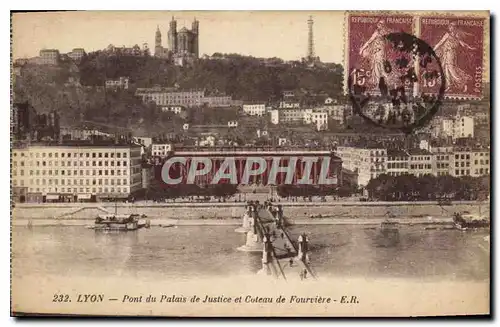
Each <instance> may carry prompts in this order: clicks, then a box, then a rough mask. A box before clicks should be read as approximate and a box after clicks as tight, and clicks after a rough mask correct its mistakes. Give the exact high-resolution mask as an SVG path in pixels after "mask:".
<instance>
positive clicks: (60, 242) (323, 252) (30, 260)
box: [12, 225, 490, 281]
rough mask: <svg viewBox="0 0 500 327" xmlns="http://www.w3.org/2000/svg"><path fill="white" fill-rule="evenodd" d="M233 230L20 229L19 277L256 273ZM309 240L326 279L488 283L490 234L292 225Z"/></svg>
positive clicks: (16, 247)
mask: <svg viewBox="0 0 500 327" xmlns="http://www.w3.org/2000/svg"><path fill="white" fill-rule="evenodd" d="M234 229H235V227H234V226H179V227H172V228H161V227H152V228H151V229H142V230H138V231H134V232H127V233H116V234H104V233H101V232H96V231H93V230H89V229H86V228H85V227H83V226H57V227H55V226H34V227H32V228H28V227H21V226H15V227H13V229H12V269H13V271H12V273H13V277H14V278H15V277H25V276H26V277H28V276H31V277H36V276H52V277H58V276H61V277H62V276H64V277H69V276H75V277H96V278H100V277H120V276H123V277H132V278H141V279H148V280H155V279H165V278H169V277H172V278H176V279H186V280H189V279H192V278H197V277H224V276H228V277H229V276H235V275H240V274H241V275H248V274H249V273H256V272H257V271H258V269H259V268H260V266H261V256H260V255H258V254H252V253H245V252H239V251H237V250H236V249H237V248H238V247H239V246H241V245H243V244H244V238H245V235H244V234H239V233H235V232H234ZM290 232H291V235H292V237H294V238H296V237H297V236H298V235H299V234H300V233H302V232H306V233H307V234H308V235H309V237H310V248H311V263H312V265H313V267H314V269H315V271H316V273H317V274H318V276H319V277H320V278H321V277H336V276H339V277H340V276H349V277H360V278H363V277H367V278H386V277H387V278H404V279H412V280H425V281H439V280H447V281H450V280H456V281H460V280H468V281H488V280H489V269H490V266H489V265H490V261H489V254H490V253H489V243H488V242H486V241H485V240H484V237H485V236H486V235H488V231H487V230H482V231H471V232H461V231H458V230H424V227H423V226H403V227H401V228H400V231H399V235H398V236H397V237H396V236H394V235H393V236H382V235H381V233H380V232H379V231H378V230H376V229H373V228H371V229H370V228H367V227H365V226H335V225H329V226H294V227H292V228H291V229H290Z"/></svg>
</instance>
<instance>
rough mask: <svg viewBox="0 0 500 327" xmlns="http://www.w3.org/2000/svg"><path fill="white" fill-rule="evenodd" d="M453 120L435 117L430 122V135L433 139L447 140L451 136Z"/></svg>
mask: <svg viewBox="0 0 500 327" xmlns="http://www.w3.org/2000/svg"><path fill="white" fill-rule="evenodd" d="M453 126H454V120H453V119H450V118H446V117H436V119H434V120H433V121H432V122H431V135H432V137H434V138H447V137H452V136H453Z"/></svg>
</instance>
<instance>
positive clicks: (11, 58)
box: [9, 12, 14, 314]
mask: <svg viewBox="0 0 500 327" xmlns="http://www.w3.org/2000/svg"><path fill="white" fill-rule="evenodd" d="M12 18H13V13H12V12H11V13H10V24H9V25H10V35H9V41H10V105H9V110H10V119H9V122H10V124H9V128H10V130H9V138H10V139H9V142H10V149H9V166H10V172H9V177H10V181H9V200H10V206H9V215H10V226H9V244H10V249H9V250H10V251H9V268H10V269H9V270H10V271H9V276H10V283H9V302H10V312H11V314H12V311H13V310H12V223H13V222H12V218H13V213H14V212H13V206H14V199H13V198H12V196H13V194H12V193H13V189H12V143H13V137H12V132H13V127H14V121H13V119H12V118H13V114H14V109H13V102H14V101H13V97H14V80H13V79H14V62H13V57H12V45H13V42H12Z"/></svg>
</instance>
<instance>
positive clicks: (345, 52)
mask: <svg viewBox="0 0 500 327" xmlns="http://www.w3.org/2000/svg"><path fill="white" fill-rule="evenodd" d="M351 15H360V16H380V15H382V16H391V15H405V16H412V17H413V20H412V31H411V32H412V34H413V35H416V32H417V30H416V20H417V19H416V16H415V15H414V14H413V13H412V12H410V11H397V10H394V11H392V10H380V11H378V10H371V11H364V10H363V11H361V10H360V11H357V10H347V11H346V12H345V14H344V27H343V29H344V33H343V34H344V35H343V62H342V63H343V65H344V76H343V82H344V84H343V91H344V95H349V86H348V85H347V84H348V81H349V51H350V48H349V41H348V40H349V37H350V35H349V17H350V16H351Z"/></svg>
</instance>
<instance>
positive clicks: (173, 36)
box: [168, 16, 177, 53]
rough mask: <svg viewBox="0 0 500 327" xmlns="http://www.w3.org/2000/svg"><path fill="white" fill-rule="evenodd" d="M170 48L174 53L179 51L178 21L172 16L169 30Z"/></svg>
mask: <svg viewBox="0 0 500 327" xmlns="http://www.w3.org/2000/svg"><path fill="white" fill-rule="evenodd" d="M168 48H169V49H170V51H172V52H173V53H176V52H177V21H176V20H175V19H174V17H173V16H172V20H171V21H170V29H169V30H168Z"/></svg>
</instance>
